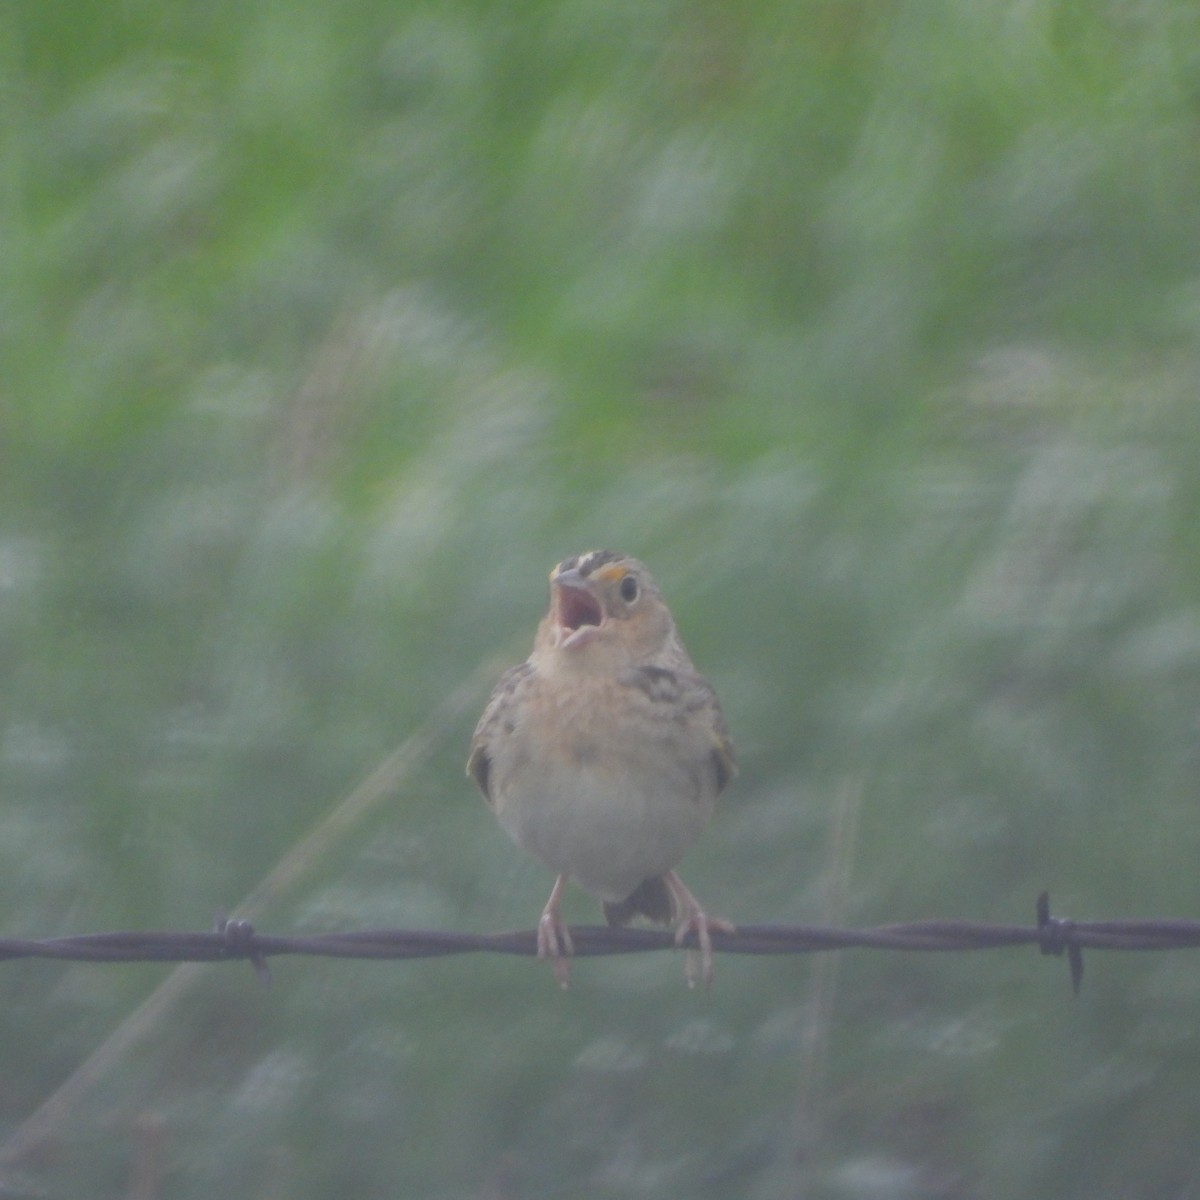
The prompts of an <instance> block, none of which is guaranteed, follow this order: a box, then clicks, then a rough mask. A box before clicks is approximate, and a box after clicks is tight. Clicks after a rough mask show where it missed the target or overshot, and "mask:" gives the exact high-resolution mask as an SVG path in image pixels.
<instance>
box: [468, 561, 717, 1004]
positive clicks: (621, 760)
mask: <svg viewBox="0 0 1200 1200" xmlns="http://www.w3.org/2000/svg"><path fill="white" fill-rule="evenodd" d="M735 770H736V767H735V765H734V753H733V745H732V743H731V742H730V739H729V732H728V730H727V728H726V725H725V718H724V717H723V716H722V714H721V708H720V705H719V704H718V703H717V696H716V693H715V692H714V691H713V688H712V685H711V684H709V682H708V681H707V680H706V679H705V678H704V677H703V676H702V675H700V674H699V673H698V672H697V670H696V668H695V667H694V666H693V665H692V660H691V659H690V658H689V657H688V654H687V651H686V650H685V649H684V648H683V643H682V642H681V641H680V639H679V634H678V632H677V631H676V629H675V621H674V620H673V618H672V616H671V611H670V609H668V608H667V605H666V602H665V601H664V600H663V596H662V593H661V592H660V591H659V589H658V585H657V584H656V583H655V582H654V580H653V578H652V577H651V575H650V572H649V571H647V570H646V568H645V566H643V564H642V563H640V562H639V561H638V560H637V559H636V558H630V557H628V556H627V555H624V554H618V553H617V552H616V551H614V550H592V551H589V552H588V553H586V554H579V555H574V556H572V557H571V558H567V559H564V560H563V561H562V562H560V563H559V564H558V565H557V566H556V567H555V568H554V569H553V570H552V571H551V572H550V608H549V611H548V612H547V613H546V615H545V617H543V619H542V621H541V623H540V624H539V625H538V629H537V635H536V637H535V639H534V643H533V651H532V653H531V654H530V655H529V658H528V659H526V661H525V662H523V663H521V664H520V665H519V666H515V667H512V668H510V669H509V670H508V671H506V672H505V673H504V675H503V676H502V677H501V679H500V682H499V684H498V685H497V686H496V689H495V691H494V692H493V693H492V696H491V699H490V700H489V701H488V703H487V706H486V707H485V709H484V711H483V716H482V717H481V718H480V720H479V724H478V725H477V726H476V729H475V734H474V736H473V738H472V739H471V753H470V757H469V759H468V760H467V774H468V775H470V777H471V778H472V779H473V780H474V781H475V783H476V784H477V785H478V787H479V790H480V791H481V792H482V793H483V798H484V800H485V801H486V802H487V804H488V806H489V807H490V808H491V809H492V811H493V812H494V813H495V815H496V819H497V820H498V821H499V822H500V825H501V826H502V827H503V828H504V830H505V831H506V832H507V833H508V834H509V836H510V837H511V838H512V839H513V841H515V842H516V843H517V845H518V846H520V847H521V848H522V849H524V850H526V851H528V852H529V853H530V854H532V855H533V857H534V858H536V859H538V860H539V861H541V862H542V863H544V864H545V865H546V866H547V867H549V868H550V869H551V870H552V871H554V872H555V873H556V875H557V878H556V879H555V882H554V887H553V889H552V890H551V892H550V899H549V900H548V901H547V903H546V907H545V909H544V910H543V911H542V915H541V919H540V920H539V921H538V927H537V950H538V957H539V958H543V959H549V960H550V961H551V962H552V963H553V966H554V974H555V977H556V978H557V980H558V982H559V984H560V985H561V986H562V987H566V986H567V985H568V982H569V978H570V966H569V956H570V955H571V954H572V953H573V946H572V943H571V934H570V931H569V930H568V928H567V926H566V924H565V923H564V922H563V919H562V916H561V914H560V905H561V902H562V897H563V892H564V890H565V889H566V886H567V883H568V881H571V880H573V881H574V882H575V883H576V884H577V885H578V886H579V887H580V888H582V889H583V890H584V891H585V892H587V893H588V894H589V895H591V896H594V897H595V898H596V899H598V900H600V901H601V902H602V904H603V907H604V916H605V918H606V920H607V921H608V923H609V924H610V925H625V924H628V923H629V922H630V921H631V920H633V918H634V917H637V916H644V917H647V918H649V919H650V920H652V921H657V922H659V923H661V924H677V929H676V935H675V941H676V943H677V944H682V943H683V942H684V940H685V939H686V938H687V936H688V934H689V933H694V934H695V936H696V942H697V944H698V946H699V952H698V954H697V953H695V952H693V951H690V950H689V952H688V956H687V960H686V974H687V980H688V984H689V986H694V985H695V983H696V981H697V979H699V980H700V981H701V982H703V984H704V986H705V987H708V986H710V985H711V983H712V978H713V953H712V939H711V937H710V930H713V929H717V930H720V931H722V932H732V931H733V926H732V925H730V924H729V922H727V921H722V920H718V919H714V918H712V917H709V916H708V915H707V914H706V913H705V912H704V910H703V908H701V906H700V903H699V902H698V901H697V900H696V898H695V896H693V895H692V893H691V892H690V891H688V889H687V888H686V887H685V886H684V883H683V880H682V879H680V878H679V876H678V874H677V873H676V871H675V867H676V865H677V864H678V863H679V861H680V860H681V859H682V858H683V856H684V854H685V853H686V852H687V850H688V848H689V847H690V846H691V845H692V843H693V842H694V841H695V840H696V838H697V837H698V836H699V835H700V832H701V830H702V829H703V828H704V826H705V825H706V824H707V823H708V820H709V818H710V817H711V816H712V813H713V808H714V806H715V804H716V801H717V797H718V796H719V795H720V794H721V792H722V791H724V789H725V786H726V785H727V784H728V783H729V781H730V780H731V779H732V778H733V775H734V773H735Z"/></svg>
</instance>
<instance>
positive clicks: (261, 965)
mask: <svg viewBox="0 0 1200 1200" xmlns="http://www.w3.org/2000/svg"><path fill="white" fill-rule="evenodd" d="M213 931H214V932H215V933H219V934H220V935H221V936H222V937H223V938H224V939H225V953H224V955H223V957H224V958H246V959H249V960H250V965H251V966H252V967H253V968H254V973H255V975H257V976H258V981H259V983H261V984H262V985H263V987H270V986H271V968H270V967H268V966H267V959H266V955H265V954H263V952H262V951H261V950H260V949H259V948H258V945H257V943H256V941H255V935H254V926H253V925H251V924H250V922H249V921H244V920H241V919H239V918H236V917H235V918H233V919H232V920H231V919H230V918H229V917H227V916H226V915H225V914H224V913H221V912H219V913H217V915H216V918H215V919H214V921H213Z"/></svg>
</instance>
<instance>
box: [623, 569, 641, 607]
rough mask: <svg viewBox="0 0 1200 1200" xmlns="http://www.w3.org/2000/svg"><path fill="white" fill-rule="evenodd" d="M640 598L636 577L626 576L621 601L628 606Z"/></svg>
mask: <svg viewBox="0 0 1200 1200" xmlns="http://www.w3.org/2000/svg"><path fill="white" fill-rule="evenodd" d="M637 598H638V581H637V576H636V575H626V576H625V578H624V579H622V580H621V599H622V600H624V601H625V603H626V604H632V603H633V602H634V601H635V600H636V599H637Z"/></svg>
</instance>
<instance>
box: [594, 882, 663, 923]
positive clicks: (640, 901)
mask: <svg viewBox="0 0 1200 1200" xmlns="http://www.w3.org/2000/svg"><path fill="white" fill-rule="evenodd" d="M675 915H676V912H675V897H674V896H673V895H672V894H671V889H670V888H668V887H667V881H666V880H665V879H664V878H663V877H662V876H661V875H652V876H651V877H650V878H649V879H643V880H642V882H641V883H639V884H638V885H637V887H635V888H634V889H633V891H632V892H630V893H629V895H628V896H626V897H625V899H624V900H619V901H617V903H615V904H610V903H609V902H608V901H607V900H606V901H605V902H604V919H605V920H606V921H607V922H608V923H609V924H610V925H628V924H629V922H630V921H632V920H633V918H634V917H637V916H643V917H649V919H650V920H651V921H657V922H658V923H659V924H660V925H670V924H671V923H672V922H673V921H674V920H675Z"/></svg>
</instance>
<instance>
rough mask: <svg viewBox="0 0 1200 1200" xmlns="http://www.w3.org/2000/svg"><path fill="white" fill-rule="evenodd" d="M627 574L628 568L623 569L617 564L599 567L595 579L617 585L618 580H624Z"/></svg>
mask: <svg viewBox="0 0 1200 1200" xmlns="http://www.w3.org/2000/svg"><path fill="white" fill-rule="evenodd" d="M628 574H629V568H628V567H623V566H621V565H620V564H619V563H617V564H614V565H613V566H611V567H601V568H600V570H598V571H597V572H596V578H597V579H603V580H605V581H606V582H607V583H617V582H619V581H620V580H622V579H624V578H625V576H626V575H628Z"/></svg>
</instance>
